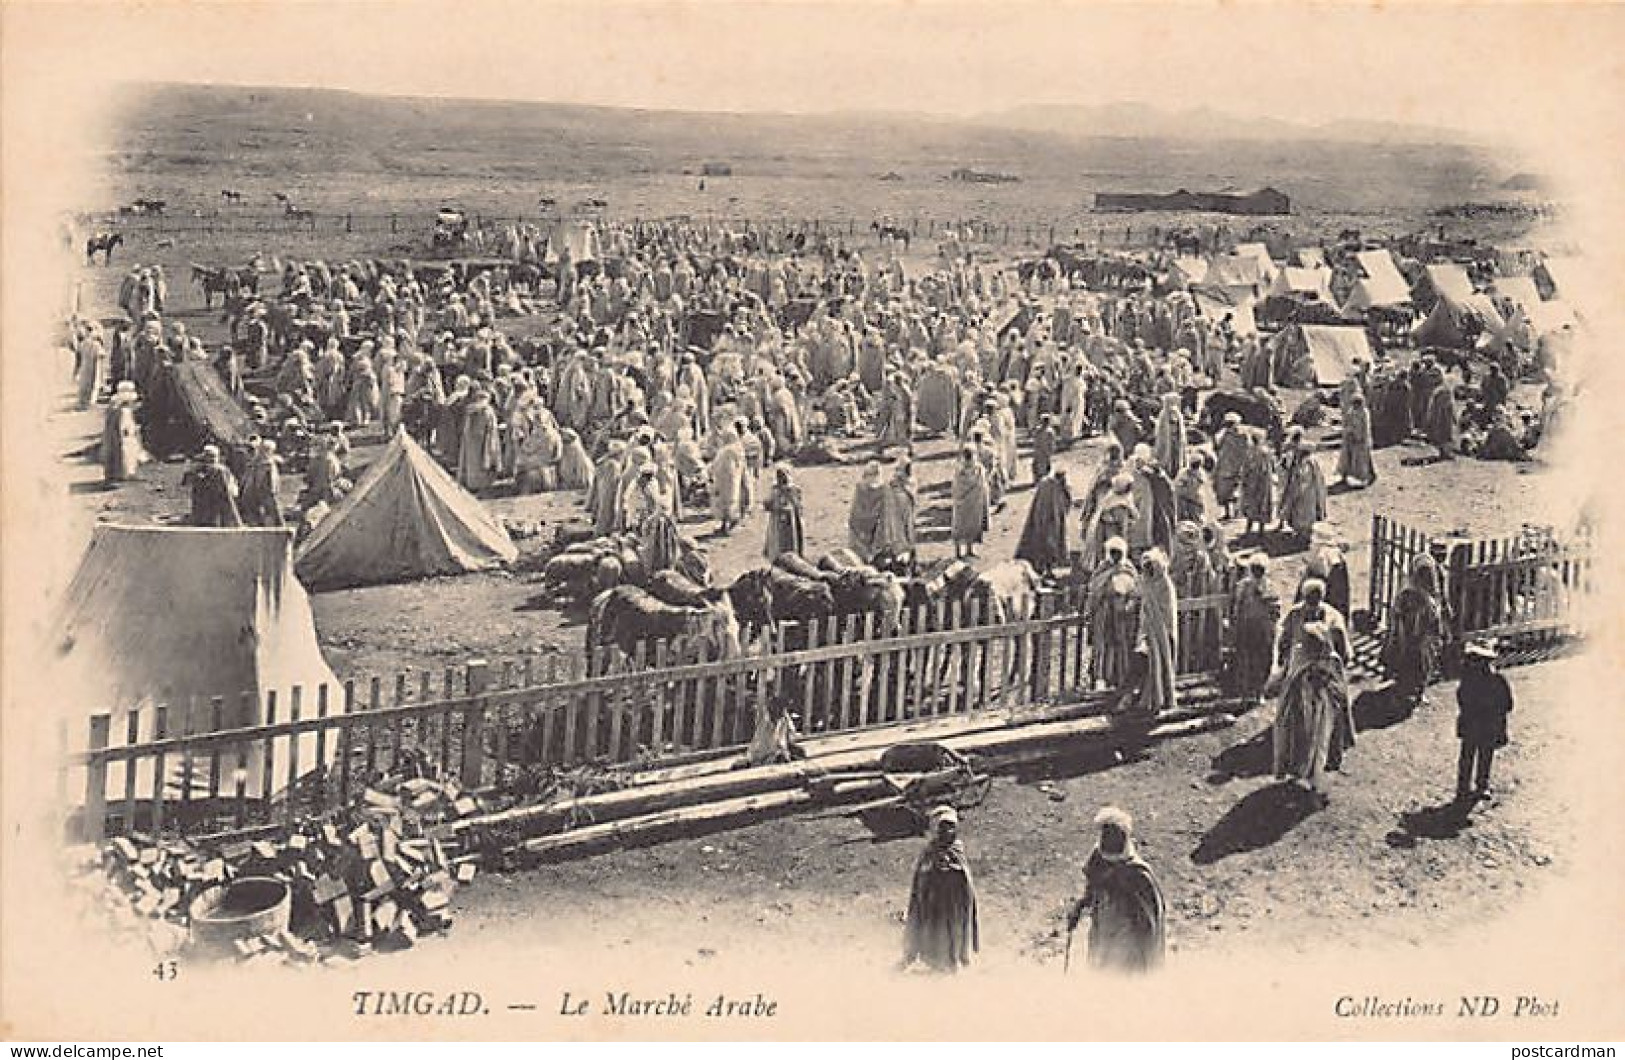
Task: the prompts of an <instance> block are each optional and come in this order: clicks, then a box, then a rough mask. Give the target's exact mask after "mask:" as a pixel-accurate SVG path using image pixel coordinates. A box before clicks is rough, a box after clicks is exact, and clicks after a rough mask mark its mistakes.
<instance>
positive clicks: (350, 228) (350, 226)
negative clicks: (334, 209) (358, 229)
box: [344, 214, 355, 235]
mask: <svg viewBox="0 0 1625 1060" xmlns="http://www.w3.org/2000/svg"><path fill="white" fill-rule="evenodd" d="M354 231H355V218H354V217H352V216H351V215H350V214H345V215H344V232H345V234H346V235H348V234H350V233H351V232H354Z"/></svg>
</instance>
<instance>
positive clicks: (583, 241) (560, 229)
mask: <svg viewBox="0 0 1625 1060" xmlns="http://www.w3.org/2000/svg"><path fill="white" fill-rule="evenodd" d="M566 248H568V249H569V251H570V260H571V261H572V262H574V263H575V264H577V265H579V264H581V263H582V262H584V261H597V260H598V259H599V258H600V257H601V256H602V253H601V250H600V248H599V245H598V229H596V228H594V227H593V225H592V222H590V221H560V222H559V223H558V225H557V226H556V227H555V228H554V229H553V234H552V235H551V236H549V237H548V240H547V261H548V262H549V263H550V264H551V263H552V262H556V261H558V260H559V258H560V257H561V256H562V255H563V253H564V251H565V249H566Z"/></svg>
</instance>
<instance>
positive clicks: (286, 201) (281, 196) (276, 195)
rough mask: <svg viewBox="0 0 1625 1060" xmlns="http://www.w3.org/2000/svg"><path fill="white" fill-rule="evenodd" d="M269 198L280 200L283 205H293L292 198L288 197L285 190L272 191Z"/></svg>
mask: <svg viewBox="0 0 1625 1060" xmlns="http://www.w3.org/2000/svg"><path fill="white" fill-rule="evenodd" d="M271 198H273V199H275V200H276V201H277V202H280V203H281V204H282V205H283V206H291V205H293V200H292V199H290V198H288V193H287V192H285V191H273V192H272V193H271Z"/></svg>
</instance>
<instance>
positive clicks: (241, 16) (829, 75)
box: [5, 0, 1625, 132]
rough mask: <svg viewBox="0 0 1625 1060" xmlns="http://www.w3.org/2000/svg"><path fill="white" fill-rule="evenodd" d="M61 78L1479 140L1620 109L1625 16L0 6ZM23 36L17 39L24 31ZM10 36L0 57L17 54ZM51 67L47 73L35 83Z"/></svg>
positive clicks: (1268, 9) (1061, 9)
mask: <svg viewBox="0 0 1625 1060" xmlns="http://www.w3.org/2000/svg"><path fill="white" fill-rule="evenodd" d="M5 7H6V9H7V11H6V15H7V23H8V29H10V30H13V31H15V30H17V29H19V28H22V29H26V30H27V31H29V35H30V36H33V35H35V34H37V36H35V37H34V39H36V40H37V41H39V42H40V45H41V46H40V47H39V48H38V49H37V50H36V49H34V48H30V49H29V53H30V54H31V55H33V56H35V57H36V58H39V59H41V60H44V59H45V57H47V56H51V55H57V56H61V57H70V56H71V59H67V58H64V59H63V64H64V65H63V68H62V69H60V70H57V71H55V73H54V76H57V77H61V78H64V79H67V78H84V77H107V78H111V79H115V80H125V79H128V80H166V81H198V82H210V81H221V82H229V83H235V84H262V85H310V86H322V87H330V88H345V89H352V90H357V91H364V92H379V93H386V94H392V95H424V96H435V95H450V96H460V97H469V98H498V99H537V100H549V101H555V102H570V103H592V104H603V105H613V106H629V107H643V108H655V109H680V110H701V111H715V110H725V111H784V112H796V113H807V112H825V111H848V110H893V111H925V112H932V113H939V114H949V115H970V114H981V113H988V112H996V111H1000V110H1005V109H1008V108H1014V107H1022V106H1029V105H1036V104H1099V103H1107V102H1113V101H1119V100H1134V101H1139V102H1144V103H1148V104H1151V105H1154V106H1158V107H1162V108H1166V109H1175V110H1179V109H1188V108H1195V107H1212V108H1215V109H1218V110H1221V111H1226V112H1230V113H1234V114H1238V115H1242V116H1247V117H1275V118H1282V119H1286V120H1291V121H1297V122H1306V123H1310V124H1318V123H1321V122H1326V121H1332V120H1338V119H1350V118H1362V119H1365V118H1369V119H1378V120H1395V121H1405V122H1412V123H1419V124H1425V125H1435V126H1451V127H1456V128H1462V129H1467V130H1472V131H1479V132H1484V131H1498V130H1504V129H1505V127H1506V126H1507V125H1508V124H1519V125H1525V126H1528V127H1530V128H1532V129H1536V130H1538V129H1540V128H1542V127H1546V126H1549V125H1551V124H1552V123H1553V122H1554V121H1556V122H1559V123H1561V124H1565V125H1567V124H1568V123H1570V122H1571V121H1572V118H1573V116H1574V114H1575V112H1576V110H1577V109H1578V110H1580V111H1582V112H1583V111H1584V110H1585V109H1586V108H1599V113H1600V112H1601V109H1603V108H1606V109H1607V110H1608V112H1609V115H1610V116H1611V117H1613V116H1617V114H1618V111H1619V107H1620V100H1621V98H1622V95H1625V92H1622V86H1625V72H1622V71H1625V66H1622V59H1621V56H1622V55H1625V49H1622V48H1620V47H1619V44H1620V42H1622V41H1625V32H1622V30H1625V8H1622V7H1620V6H1618V5H1606V6H1595V7H1583V6H1579V5H1572V4H1569V5H1563V6H1556V5H1552V4H1534V5H1513V4H1495V5H1486V6H1481V7H1475V8H1470V9H1469V8H1463V7H1459V6H1458V7H1441V6H1439V5H1421V4H1404V3H1384V4H1378V5H1375V6H1348V5H1341V6H1329V5H1317V6H1308V5H1297V6H1285V5H1270V4H1257V3H1236V2H1227V3H1224V4H1222V5H1220V4H1208V3H1170V4H1166V5H1158V6H1147V5H1135V6H1129V5H1126V4H1117V5H1108V4H1062V3H1043V4H1037V3H1003V4H997V5H995V4H973V5H967V4H957V3H935V2H930V0H913V2H909V3H901V2H898V3H893V2H876V3H848V4H821V5H806V4H791V3H773V2H760V3H751V4H744V3H725V2H711V3H660V4H632V3H599V4H592V5H584V4H565V3H547V2H531V3H512V2H501V0H488V2H473V3H469V2H464V3H458V4H455V5H453V4H444V3H409V2H408V3H401V2H395V3H377V2H360V0H352V2H345V3H323V4H298V5H295V4H289V3H280V4H264V3H232V4H226V5H205V4H198V3H185V4H177V3H173V2H148V3H143V4H141V5H124V6H112V5H86V4H74V3H49V4H42V3H34V4H29V3H22V4H7V5H5ZM15 39H16V36H15V34H14V35H13V40H15ZM16 54H17V50H16V49H12V51H11V55H10V56H8V58H12V57H15V55H16ZM48 76H49V74H48Z"/></svg>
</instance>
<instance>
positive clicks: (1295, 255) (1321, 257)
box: [1292, 247, 1328, 269]
mask: <svg viewBox="0 0 1625 1060" xmlns="http://www.w3.org/2000/svg"><path fill="white" fill-rule="evenodd" d="M1292 260H1293V262H1294V264H1296V265H1298V266H1300V267H1301V268H1305V269H1324V268H1327V267H1328V266H1327V264H1326V251H1325V250H1323V249H1322V248H1320V247H1298V248H1297V249H1296V250H1294V251H1293V252H1292Z"/></svg>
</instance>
